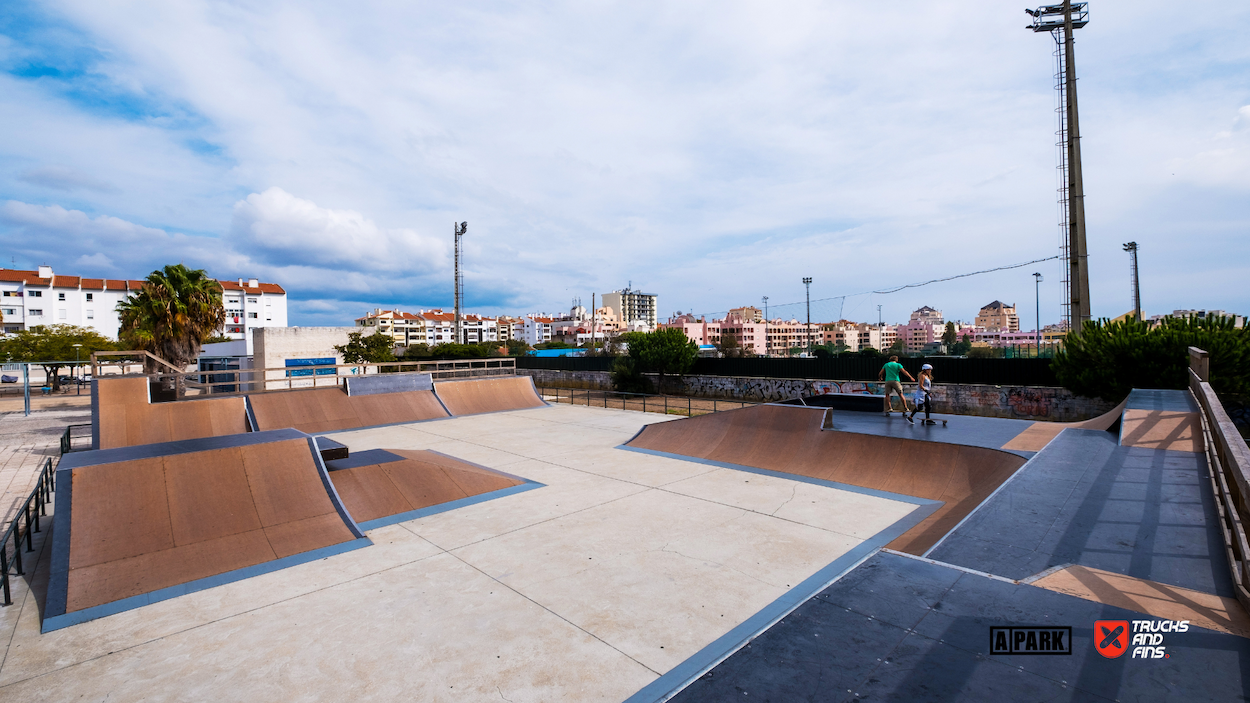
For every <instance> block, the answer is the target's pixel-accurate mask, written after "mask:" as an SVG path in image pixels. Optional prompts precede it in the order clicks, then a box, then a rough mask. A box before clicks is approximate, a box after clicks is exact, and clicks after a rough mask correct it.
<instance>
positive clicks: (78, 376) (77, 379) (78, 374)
mask: <svg viewBox="0 0 1250 703" xmlns="http://www.w3.org/2000/svg"><path fill="white" fill-rule="evenodd" d="M71 346H73V347H74V385H75V386H77V392H76V393H75V395H82V382H81V381H82V369H81V368H79V367H78V350H79V349H80V348H82V345H81V344H74V345H71Z"/></svg>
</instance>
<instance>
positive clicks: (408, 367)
mask: <svg viewBox="0 0 1250 703" xmlns="http://www.w3.org/2000/svg"><path fill="white" fill-rule="evenodd" d="M110 363H116V362H105V361H95V362H93V364H94V368H95V369H96V372H97V373H99V372H101V371H103V370H104V369H105V367H106V366H107V365H109V364H110ZM123 363H133V362H123ZM401 372H420V373H428V374H430V376H431V377H432V378H433V379H434V380H448V379H455V378H477V377H481V376H511V375H515V374H516V359H515V358H513V357H498V358H489V359H449V360H445V361H387V362H361V363H355V364H310V365H306V366H278V367H269V368H256V369H205V370H202V371H181V372H178V373H152V374H143V375H145V376H146V377H147V378H148V379H149V380H150V381H151V382H153V383H157V384H160V385H162V386H165V387H172V388H173V389H174V394H173V395H171V396H170V397H169V398H167V399H168V400H173V399H175V397H176V396H181V397H186V396H205V395H214V396H224V395H251V394H255V393H266V392H273V391H287V390H299V389H311V388H331V387H335V386H339V385H341V384H342V383H343V381H344V379H345V378H347V377H351V376H361V375H373V374H382V373H401ZM131 375H134V374H131ZM154 399H155V398H154Z"/></svg>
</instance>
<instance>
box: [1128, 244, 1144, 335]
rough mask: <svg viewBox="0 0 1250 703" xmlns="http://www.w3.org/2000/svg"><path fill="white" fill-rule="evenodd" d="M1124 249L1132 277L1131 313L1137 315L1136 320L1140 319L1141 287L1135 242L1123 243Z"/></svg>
mask: <svg viewBox="0 0 1250 703" xmlns="http://www.w3.org/2000/svg"><path fill="white" fill-rule="evenodd" d="M1124 251H1127V252H1128V265H1129V273H1130V274H1132V277H1133V314H1135V315H1137V320H1138V321H1139V322H1140V321H1141V287H1140V286H1139V282H1138V280H1137V242H1129V243H1127V244H1125V245H1124Z"/></svg>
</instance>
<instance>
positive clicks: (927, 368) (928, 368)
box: [907, 364, 933, 425]
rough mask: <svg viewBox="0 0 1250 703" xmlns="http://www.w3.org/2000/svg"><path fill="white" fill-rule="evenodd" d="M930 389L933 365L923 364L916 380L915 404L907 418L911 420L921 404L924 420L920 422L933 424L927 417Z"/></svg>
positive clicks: (931, 387) (931, 388)
mask: <svg viewBox="0 0 1250 703" xmlns="http://www.w3.org/2000/svg"><path fill="white" fill-rule="evenodd" d="M932 390H933V365H932V364H925V365H924V366H921V367H920V379H919V380H917V381H916V405H915V407H914V408H913V409H912V411H911V417H909V418H907V419H908V420H913V419H914V418H915V417H916V413H918V412H920V406H921V405H923V406H924V420H923V421H922V422H924V423H925V424H927V425H931V424H933V420H932V419H931V418H930V417H929V409H930V403H929V393H930V391H932Z"/></svg>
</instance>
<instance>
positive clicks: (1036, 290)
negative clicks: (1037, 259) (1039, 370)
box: [1033, 273, 1042, 356]
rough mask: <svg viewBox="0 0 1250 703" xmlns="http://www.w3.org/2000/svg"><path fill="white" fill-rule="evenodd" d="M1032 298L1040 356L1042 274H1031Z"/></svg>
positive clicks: (1039, 354) (1039, 353)
mask: <svg viewBox="0 0 1250 703" xmlns="http://www.w3.org/2000/svg"><path fill="white" fill-rule="evenodd" d="M1033 296H1034V301H1035V303H1034V304H1035V305H1036V306H1037V355H1038V356H1041V355H1042V274H1040V273H1034V274H1033Z"/></svg>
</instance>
